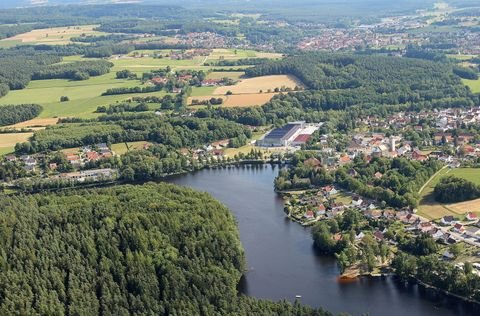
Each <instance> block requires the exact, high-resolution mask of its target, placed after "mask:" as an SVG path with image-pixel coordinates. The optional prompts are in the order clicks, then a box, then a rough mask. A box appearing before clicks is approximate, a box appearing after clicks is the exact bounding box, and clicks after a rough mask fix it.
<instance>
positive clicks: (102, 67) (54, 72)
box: [32, 60, 113, 80]
mask: <svg viewBox="0 0 480 316" xmlns="http://www.w3.org/2000/svg"><path fill="white" fill-rule="evenodd" d="M111 67H113V64H112V63H111V62H109V61H106V60H92V61H76V62H73V63H66V64H59V65H50V66H47V67H44V68H42V69H41V70H38V71H36V72H34V73H33V76H32V80H45V79H72V80H86V79H88V78H90V77H91V76H92V77H96V76H101V75H104V74H106V73H108V72H110V68H111Z"/></svg>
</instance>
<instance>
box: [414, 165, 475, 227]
mask: <svg viewBox="0 0 480 316" xmlns="http://www.w3.org/2000/svg"><path fill="white" fill-rule="evenodd" d="M447 175H448V176H450V175H453V176H456V177H459V178H463V179H466V180H469V181H472V182H474V183H476V184H479V185H480V169H477V168H457V169H449V168H446V169H443V170H442V171H440V172H439V173H438V174H437V175H436V176H435V177H434V178H433V179H432V180H431V181H430V183H429V184H428V185H427V186H425V188H424V189H423V190H422V192H420V205H419V207H418V211H419V214H420V215H422V216H424V217H427V218H430V219H437V218H441V217H443V216H446V215H454V216H457V215H463V214H465V213H466V212H468V211H474V212H477V213H478V214H480V199H477V200H472V201H465V202H460V203H454V204H441V203H438V202H437V201H435V199H434V196H433V190H434V188H435V186H436V185H437V184H438V182H439V181H440V179H441V178H442V177H444V176H447Z"/></svg>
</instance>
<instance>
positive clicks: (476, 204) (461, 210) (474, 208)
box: [446, 199, 480, 215]
mask: <svg viewBox="0 0 480 316" xmlns="http://www.w3.org/2000/svg"><path fill="white" fill-rule="evenodd" d="M446 207H448V208H449V209H450V210H451V211H453V212H454V213H456V214H465V213H467V212H475V213H477V214H479V215H480V199H476V200H471V201H465V202H460V203H455V204H448V205H446Z"/></svg>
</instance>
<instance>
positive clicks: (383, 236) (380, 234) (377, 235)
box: [373, 230, 385, 241]
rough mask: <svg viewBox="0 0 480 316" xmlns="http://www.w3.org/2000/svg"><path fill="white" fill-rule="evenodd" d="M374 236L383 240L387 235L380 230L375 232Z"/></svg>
mask: <svg viewBox="0 0 480 316" xmlns="http://www.w3.org/2000/svg"><path fill="white" fill-rule="evenodd" d="M373 237H375V239H376V240H377V241H383V240H384V239H385V235H384V234H383V233H382V232H381V231H379V230H377V231H376V232H374V233H373Z"/></svg>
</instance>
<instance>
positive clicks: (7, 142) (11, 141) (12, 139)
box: [0, 133, 33, 154]
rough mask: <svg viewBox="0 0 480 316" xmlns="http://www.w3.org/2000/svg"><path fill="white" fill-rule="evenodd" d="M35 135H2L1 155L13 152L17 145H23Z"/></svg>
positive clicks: (0, 138) (0, 139)
mask: <svg viewBox="0 0 480 316" xmlns="http://www.w3.org/2000/svg"><path fill="white" fill-rule="evenodd" d="M32 135H33V133H10V134H0V154H8V153H11V152H13V149H14V147H15V145H16V144H17V143H23V142H26V141H27V140H28V138H30V137H32Z"/></svg>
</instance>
